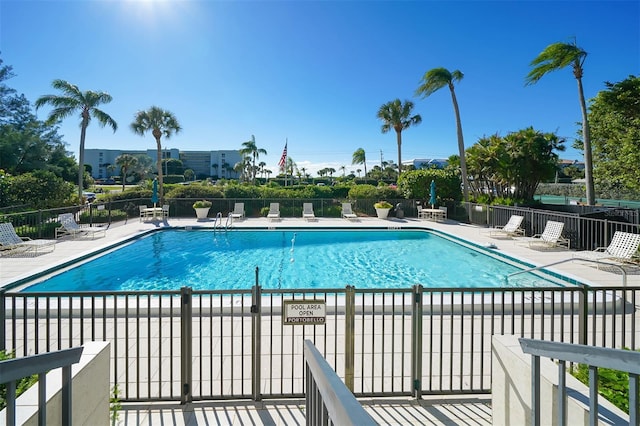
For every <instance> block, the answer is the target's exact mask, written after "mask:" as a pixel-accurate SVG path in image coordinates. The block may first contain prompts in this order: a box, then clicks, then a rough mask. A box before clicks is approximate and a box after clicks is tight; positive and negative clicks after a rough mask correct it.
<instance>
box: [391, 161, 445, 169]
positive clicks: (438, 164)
mask: <svg viewBox="0 0 640 426" xmlns="http://www.w3.org/2000/svg"><path fill="white" fill-rule="evenodd" d="M448 164H449V162H448V161H447V159H446V158H414V159H413V160H407V161H403V162H402V167H405V166H413V167H414V168H415V169H416V170H420V169H430V168H436V169H444V168H445V167H447V165H448Z"/></svg>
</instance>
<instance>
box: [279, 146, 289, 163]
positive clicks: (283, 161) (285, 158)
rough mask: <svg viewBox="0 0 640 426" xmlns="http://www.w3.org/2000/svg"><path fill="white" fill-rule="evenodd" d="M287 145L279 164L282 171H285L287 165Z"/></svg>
mask: <svg viewBox="0 0 640 426" xmlns="http://www.w3.org/2000/svg"><path fill="white" fill-rule="evenodd" d="M287 143H288V142H287ZM287 143H285V144H284V150H283V151H282V157H280V162H279V163H278V167H280V170H284V166H285V165H286V164H287Z"/></svg>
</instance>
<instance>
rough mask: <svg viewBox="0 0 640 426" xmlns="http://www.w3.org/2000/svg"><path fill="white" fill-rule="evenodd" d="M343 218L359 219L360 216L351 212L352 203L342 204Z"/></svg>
mask: <svg viewBox="0 0 640 426" xmlns="http://www.w3.org/2000/svg"><path fill="white" fill-rule="evenodd" d="M342 217H344V218H345V219H349V220H357V219H358V216H356V214H355V213H353V210H351V203H342Z"/></svg>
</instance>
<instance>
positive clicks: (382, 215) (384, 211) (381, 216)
mask: <svg viewBox="0 0 640 426" xmlns="http://www.w3.org/2000/svg"><path fill="white" fill-rule="evenodd" d="M389 210H391V209H378V208H376V214H377V215H378V219H386V218H387V216H389Z"/></svg>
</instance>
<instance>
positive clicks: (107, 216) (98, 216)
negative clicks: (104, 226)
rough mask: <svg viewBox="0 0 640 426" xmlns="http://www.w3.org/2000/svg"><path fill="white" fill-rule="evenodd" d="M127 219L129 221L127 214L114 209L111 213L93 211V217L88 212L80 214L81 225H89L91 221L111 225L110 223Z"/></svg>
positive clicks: (107, 211)
mask: <svg viewBox="0 0 640 426" xmlns="http://www.w3.org/2000/svg"><path fill="white" fill-rule="evenodd" d="M90 219H91V220H90ZM125 219H127V212H124V211H122V210H116V209H113V210H111V211H109V210H97V209H93V212H92V213H91V215H90V214H89V212H88V211H84V212H82V213H80V219H79V223H89V222H90V221H91V222H92V223H109V222H110V221H112V222H117V221H120V220H125Z"/></svg>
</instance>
